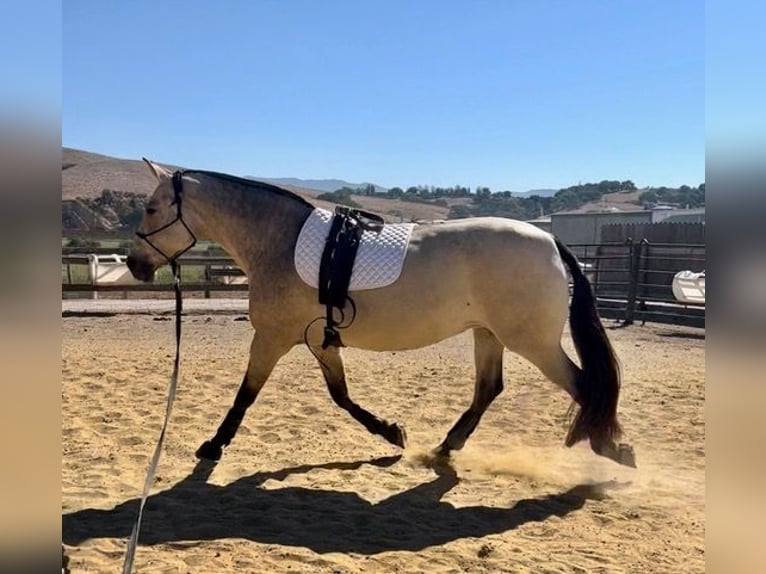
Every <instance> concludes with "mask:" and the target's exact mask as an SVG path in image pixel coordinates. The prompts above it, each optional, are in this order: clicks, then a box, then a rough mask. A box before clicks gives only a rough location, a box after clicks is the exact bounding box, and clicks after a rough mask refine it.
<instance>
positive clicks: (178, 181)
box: [136, 170, 197, 266]
mask: <svg viewBox="0 0 766 574" xmlns="http://www.w3.org/2000/svg"><path fill="white" fill-rule="evenodd" d="M183 175H184V172H183V171H182V170H178V171H176V172H174V173H173V201H172V203H171V204H170V205H171V206H172V205H175V206H177V207H176V216H175V218H174V219H173V220H172V221H170V222H168V223H166V224H165V225H163V226H162V227H158V228H157V229H155V230H154V231H150V232H149V233H141V232H140V231H136V235H137V236H138V237H139V238H141V239H143V240H144V241H146V242H147V243H148V244H149V246H150V247H151V248H152V249H154V250H155V251H156V252H157V253H159V254H160V255H162V256H163V257H164V258H165V259H167V261H168V263H170V264H171V266H175V261H176V259H178V257H180V256H181V255H183V254H184V253H186V252H187V251H189V249H191V248H192V247H194V246H195V245H196V244H197V236H196V235H194V232H193V231H192V230H191V229H189V226H188V225H186V222H185V221H184V218H183V215H182V214H181V199H182V198H183V193H182V192H183ZM176 222H180V223H181V225H183V226H184V229H186V232H187V233H188V234H189V235H190V236H191V239H192V241H191V243H189V245H187V246H186V247H184V248H183V249H179V250H178V251H176V252H175V253H174V254H173V255H171V256H170V257H168V256H167V255H166V254H165V252H164V251H162V249H160V248H159V247H157V246H156V245H155V244H154V243H152V242H151V241H150V240H149V238H150V237H151V236H152V235H155V234H157V233H159V232H160V231H164V230H165V229H167V228H168V227H170V226H172V225H174V224H175V223H176Z"/></svg>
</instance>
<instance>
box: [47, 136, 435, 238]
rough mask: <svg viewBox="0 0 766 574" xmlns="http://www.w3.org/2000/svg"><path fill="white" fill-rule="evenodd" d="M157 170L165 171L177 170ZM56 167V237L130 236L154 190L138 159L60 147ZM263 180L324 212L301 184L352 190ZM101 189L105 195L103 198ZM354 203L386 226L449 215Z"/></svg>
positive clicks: (377, 202) (423, 207) (424, 208)
mask: <svg viewBox="0 0 766 574" xmlns="http://www.w3.org/2000/svg"><path fill="white" fill-rule="evenodd" d="M158 163H161V162H158ZM162 165H164V166H165V167H167V168H169V169H177V168H178V166H172V165H168V164H164V163H163V164H162ZM61 167H62V173H61V199H62V235H64V236H66V237H68V236H74V235H77V236H83V235H93V236H130V235H131V234H132V233H133V226H134V225H135V224H134V223H133V221H134V219H135V211H136V209H137V208H136V200H137V198H136V196H138V199H139V200H140V201H143V200H142V199H141V198H145V197H147V196H149V195H150V194H151V193H152V191H153V190H154V188H155V186H156V180H155V179H154V176H152V174H151V173H150V171H149V169H148V168H147V167H146V165H145V164H144V162H143V161H142V160H140V159H122V158H116V157H110V156H106V155H101V154H97V153H93V152H89V151H84V150H78V149H72V148H66V147H64V148H62V150H61ZM251 179H256V178H252V177H251ZM267 181H270V182H277V183H276V184H277V185H279V186H280V187H283V188H285V189H288V190H290V191H292V192H294V193H296V194H298V195H300V196H301V197H303V198H305V199H306V200H308V201H309V202H310V203H312V204H314V205H316V206H317V207H322V208H325V209H334V208H335V205H336V204H334V203H331V202H327V201H322V200H319V199H317V196H318V195H320V194H321V193H322V192H323V190H322V189H312V188H310V187H304V185H318V184H319V183H320V182H325V185H327V186H330V187H332V185H334V183H333V182H337V183H339V186H340V187H342V186H343V185H355V184H349V183H348V182H346V181H343V180H340V179H339V180H300V179H296V178H282V179H280V180H275V179H270V180H267ZM299 183H300V184H303V185H298V184H299ZM359 185H363V184H359ZM335 189H337V188H335ZM381 189H382V188H381ZM105 190H108V191H109V192H110V193H107V194H104V191H105ZM358 203H359V204H360V205H361V206H362V209H365V210H367V211H372V212H375V213H379V214H380V215H382V216H383V217H384V218H385V219H386V220H388V221H411V220H431V219H445V218H446V217H447V214H448V213H449V208H448V207H443V206H438V205H431V204H423V203H412V202H407V201H394V200H386V199H379V198H375V197H365V196H359V198H358ZM131 214H133V215H131Z"/></svg>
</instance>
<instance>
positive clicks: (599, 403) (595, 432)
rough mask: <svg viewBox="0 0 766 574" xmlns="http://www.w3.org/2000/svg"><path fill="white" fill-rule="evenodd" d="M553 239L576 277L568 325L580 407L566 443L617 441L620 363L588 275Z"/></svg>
mask: <svg viewBox="0 0 766 574" xmlns="http://www.w3.org/2000/svg"><path fill="white" fill-rule="evenodd" d="M554 241H555V242H556V247H557V248H558V250H559V255H560V256H561V259H562V261H563V262H564V263H566V265H567V267H568V268H569V272H570V273H571V275H572V280H573V281H574V289H573V293H572V302H571V304H570V307H569V329H570V331H571V333H572V339H573V341H574V346H575V350H576V351H577V355H578V357H580V364H581V370H580V371H579V373H578V376H577V378H576V381H575V390H576V393H577V397H576V398H577V402H578V403H579V409H578V410H577V412H576V414H575V416H574V419H573V420H572V424H571V425H570V427H569V432H568V433H567V437H566V443H565V444H566V445H567V446H572V445H573V444H575V443H577V442H579V441H581V440H583V439H586V438H588V437H590V439H591V442H592V443H596V444H600V443H601V442H602V441H614V440H617V439H618V438H619V437H620V434H621V433H622V429H621V428H620V423H619V422H618V421H617V401H618V399H619V396H620V365H619V363H618V361H617V356H616V355H615V352H614V349H613V348H612V344H611V343H610V342H609V338H608V337H607V335H606V331H605V330H604V326H603V325H602V324H601V319H600V318H599V316H598V311H597V310H596V299H595V297H594V295H593V291H592V289H591V286H590V282H589V281H588V278H587V277H586V276H585V275H584V274H583V272H582V269H581V268H580V265H579V263H578V261H577V258H576V257H575V255H574V254H573V253H572V252H571V251H570V250H569V248H568V247H566V246H565V245H564V244H563V243H561V242H560V241H559V240H558V239H555V238H554Z"/></svg>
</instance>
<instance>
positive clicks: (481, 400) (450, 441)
mask: <svg viewBox="0 0 766 574" xmlns="http://www.w3.org/2000/svg"><path fill="white" fill-rule="evenodd" d="M473 339H474V361H475V363H476V383H475V386H474V393H473V401H472V402H471V406H470V407H468V410H466V411H465V412H464V413H463V414H462V416H461V417H460V418H459V419H458V421H457V422H456V423H455V425H454V426H453V427H452V428H451V429H450V431H449V432H448V433H447V437H446V438H445V439H444V441H443V442H442V443H441V444H440V445H439V446H438V447H437V449H436V452H437V454H439V455H440V456H449V453H450V451H453V450H460V449H461V448H463V445H465V442H466V440H468V437H469V436H471V433H472V432H473V431H474V430H475V429H476V427H477V426H478V424H479V421H480V420H481V417H482V416H483V415H484V413H485V411H486V410H487V408H489V405H490V404H491V403H492V401H493V400H495V398H496V397H497V396H498V395H499V394H500V393H501V392H502V391H503V350H504V347H503V344H502V343H501V342H500V341H499V340H498V339H497V337H496V336H495V335H494V334H493V333H492V332H491V331H489V330H488V329H484V328H478V329H474V330H473Z"/></svg>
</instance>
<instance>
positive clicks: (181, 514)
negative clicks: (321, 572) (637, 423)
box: [62, 455, 617, 555]
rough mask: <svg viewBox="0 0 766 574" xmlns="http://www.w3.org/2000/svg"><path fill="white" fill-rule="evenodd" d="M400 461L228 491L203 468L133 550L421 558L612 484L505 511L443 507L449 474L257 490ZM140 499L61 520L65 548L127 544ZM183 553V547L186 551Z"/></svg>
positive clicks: (152, 503)
mask: <svg viewBox="0 0 766 574" xmlns="http://www.w3.org/2000/svg"><path fill="white" fill-rule="evenodd" d="M400 458H401V457H400V455H399V456H389V457H381V458H376V459H371V460H362V461H355V462H331V463H325V464H319V465H303V466H297V467H293V468H286V469H283V470H279V471H275V472H258V473H255V474H253V475H251V476H247V477H243V478H241V479H239V480H237V481H235V482H233V483H231V484H227V485H225V486H217V485H213V484H208V483H207V478H208V477H209V476H210V474H211V473H212V470H213V468H214V464H211V463H205V462H200V463H198V464H197V466H196V467H195V468H194V470H193V471H192V472H191V473H190V475H189V476H188V477H186V478H185V479H183V480H182V481H180V482H178V483H177V484H175V485H174V486H172V487H171V488H169V489H168V490H165V491H162V492H159V493H157V494H154V495H152V496H150V497H149V498H148V500H147V503H146V507H145V510H144V520H143V524H142V528H141V536H140V540H139V543H140V544H142V545H154V544H162V543H168V544H174V543H178V544H179V545H180V546H182V545H183V543H189V542H199V541H203V540H218V539H226V538H244V539H248V540H252V541H255V542H260V543H266V544H278V545H285V546H296V547H304V548H308V549H311V550H313V551H314V552H317V553H327V552H342V553H357V554H363V555H373V554H377V553H380V552H386V551H391V550H409V551H418V550H422V549H424V548H427V547H429V546H434V545H441V544H444V543H447V542H450V541H453V540H458V539H462V538H467V537H473V538H480V537H483V536H486V535H488V534H495V533H501V532H506V531H509V530H513V529H516V528H518V527H519V526H522V525H524V524H527V523H529V522H541V521H544V520H546V519H547V518H549V517H552V516H558V517H564V516H566V515H567V514H569V513H571V512H574V511H576V510H579V509H580V508H582V507H583V505H584V504H585V502H586V501H587V500H600V499H603V498H604V497H605V496H606V494H605V492H606V490H608V489H609V488H610V487H614V486H617V483H615V482H614V481H610V482H606V483H598V484H580V485H578V486H575V487H573V488H570V489H568V490H565V491H563V492H559V493H557V494H548V495H545V496H541V497H539V498H530V499H525V500H520V501H518V502H517V503H516V504H514V505H513V506H512V507H510V508H497V507H485V506H468V507H455V506H452V505H451V504H449V503H446V502H442V501H441V498H442V497H443V496H444V495H445V494H446V493H447V492H449V491H450V490H451V489H452V488H454V487H455V485H457V484H458V482H459V479H458V476H457V473H456V472H455V470H454V469H453V468H451V467H450V466H448V465H437V466H434V467H433V468H434V470H435V471H436V475H437V476H436V478H435V479H434V480H432V481H430V482H426V483H423V484H420V485H418V486H415V487H414V488H411V489H409V490H406V491H404V492H400V493H398V494H395V495H393V496H391V497H389V498H387V499H385V500H382V501H380V502H377V503H371V502H369V501H367V500H365V499H363V498H362V497H360V496H359V495H357V494H356V493H354V492H343V491H335V490H315V489H310V488H303V487H295V486H288V487H284V488H276V489H272V488H268V489H267V488H261V485H263V483H264V482H265V481H267V480H269V479H273V480H284V479H285V478H286V477H287V476H289V475H292V474H296V473H306V472H309V471H311V470H315V469H337V470H355V469H357V468H359V467H361V466H362V465H373V466H378V467H387V466H392V465H393V464H395V463H396V462H398V461H399V459H400ZM138 504H139V499H138V498H134V499H131V500H127V501H125V502H123V503H121V504H119V505H117V506H116V507H114V508H112V509H111V510H101V509H94V508H88V509H83V510H79V511H75V512H72V513H68V514H64V515H63V516H62V539H63V542H64V543H65V544H68V545H75V546H76V545H79V544H80V543H82V542H83V541H85V540H88V539H91V538H127V537H128V536H130V533H131V530H132V528H133V522H134V521H135V518H136V513H137V512H138ZM187 545H188V544H187Z"/></svg>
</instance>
